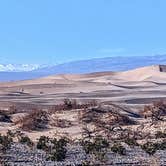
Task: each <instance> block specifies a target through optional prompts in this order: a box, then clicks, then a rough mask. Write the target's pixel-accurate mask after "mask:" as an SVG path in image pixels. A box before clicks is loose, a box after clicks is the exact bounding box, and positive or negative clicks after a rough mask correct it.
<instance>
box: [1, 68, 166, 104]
mask: <svg viewBox="0 0 166 166" xmlns="http://www.w3.org/2000/svg"><path fill="white" fill-rule="evenodd" d="M64 98H76V99H79V100H89V99H98V100H101V101H114V102H119V103H125V104H128V105H129V104H146V103H149V102H152V101H153V100H156V99H161V98H166V66H164V65H156V66H148V67H142V68H138V69H134V70H130V71H125V72H99V73H89V74H80V75H79V74H63V75H62V74H61V75H53V76H48V77H44V78H39V79H34V80H25V81H16V82H8V83H0V101H1V102H3V101H12V102H29V103H38V104H53V103H55V102H57V101H59V100H62V99H64Z"/></svg>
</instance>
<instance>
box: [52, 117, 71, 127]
mask: <svg viewBox="0 0 166 166" xmlns="http://www.w3.org/2000/svg"><path fill="white" fill-rule="evenodd" d="M50 125H52V126H55V127H60V128H68V127H71V126H72V123H71V121H69V120H66V119H59V118H58V117H56V118H54V119H53V120H52V122H51V123H50Z"/></svg>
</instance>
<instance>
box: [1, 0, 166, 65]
mask: <svg viewBox="0 0 166 166" xmlns="http://www.w3.org/2000/svg"><path fill="white" fill-rule="evenodd" d="M164 53H166V0H1V1H0V63H2V62H3V63H41V64H45V63H61V62H66V61H71V60H78V59H87V58H88V59H89V58H93V57H109V56H126V55H130V56H135V55H143V56H144V55H154V54H164Z"/></svg>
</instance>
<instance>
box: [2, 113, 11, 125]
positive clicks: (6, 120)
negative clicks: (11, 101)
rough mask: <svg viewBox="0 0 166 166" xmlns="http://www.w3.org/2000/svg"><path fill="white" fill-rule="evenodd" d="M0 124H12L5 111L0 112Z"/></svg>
mask: <svg viewBox="0 0 166 166" xmlns="http://www.w3.org/2000/svg"><path fill="white" fill-rule="evenodd" d="M0 122H7V123H11V122H12V120H11V117H10V115H9V114H8V112H6V111H5V110H0Z"/></svg>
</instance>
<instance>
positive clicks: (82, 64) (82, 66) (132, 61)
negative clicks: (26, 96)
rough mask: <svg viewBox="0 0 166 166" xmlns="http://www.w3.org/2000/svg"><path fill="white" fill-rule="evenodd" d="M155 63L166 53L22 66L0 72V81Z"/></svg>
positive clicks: (164, 57) (122, 69)
mask: <svg viewBox="0 0 166 166" xmlns="http://www.w3.org/2000/svg"><path fill="white" fill-rule="evenodd" d="M156 64H166V55H155V56H137V57H136V56H132V57H131V56H130V57H108V58H95V59H89V60H80V61H73V62H68V63H64V64H59V65H55V66H49V67H41V66H31V68H28V67H23V69H24V70H21V69H20V68H19V70H6V71H8V72H0V81H12V80H24V79H32V78H37V77H42V76H47V75H53V74H65V73H75V74H76V73H91V72H100V71H124V70H130V69H133V68H137V67H143V66H149V65H156ZM23 66H24V65H23ZM25 69H26V70H25ZM28 69H29V70H28ZM30 69H31V70H30ZM3 71H5V70H3ZM11 71H12V72H11ZM16 71H19V72H16Z"/></svg>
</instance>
